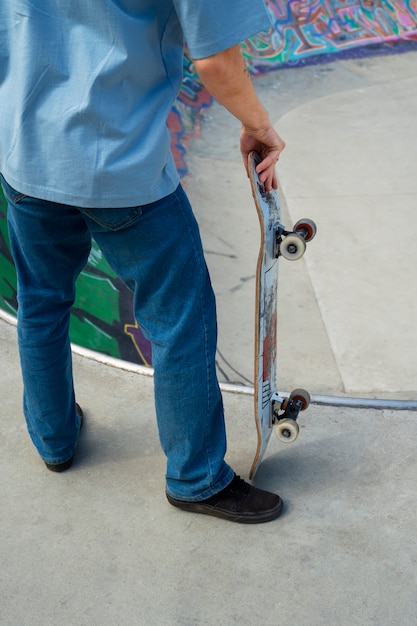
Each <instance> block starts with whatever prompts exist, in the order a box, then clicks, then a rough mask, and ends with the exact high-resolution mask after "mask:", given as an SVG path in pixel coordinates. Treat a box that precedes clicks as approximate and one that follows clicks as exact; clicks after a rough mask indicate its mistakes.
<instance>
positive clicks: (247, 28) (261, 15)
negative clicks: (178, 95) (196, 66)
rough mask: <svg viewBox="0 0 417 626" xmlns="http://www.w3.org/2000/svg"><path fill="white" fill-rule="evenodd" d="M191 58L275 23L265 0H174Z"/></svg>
mask: <svg viewBox="0 0 417 626" xmlns="http://www.w3.org/2000/svg"><path fill="white" fill-rule="evenodd" d="M173 1H174V6H175V9H176V11H177V15H178V19H179V21H180V23H181V27H182V29H183V32H184V35H185V39H186V42H187V45H188V48H189V50H190V55H191V58H193V59H201V58H205V57H208V56H211V55H213V54H216V53H218V52H221V51H222V50H226V49H227V48H230V47H232V46H234V45H236V44H238V43H240V42H242V41H243V40H244V39H247V38H248V37H251V36H252V35H255V34H256V33H258V32H259V31H261V30H266V29H267V28H269V27H270V26H271V21H270V18H269V15H268V12H267V10H266V6H265V3H264V1H263V0H173Z"/></svg>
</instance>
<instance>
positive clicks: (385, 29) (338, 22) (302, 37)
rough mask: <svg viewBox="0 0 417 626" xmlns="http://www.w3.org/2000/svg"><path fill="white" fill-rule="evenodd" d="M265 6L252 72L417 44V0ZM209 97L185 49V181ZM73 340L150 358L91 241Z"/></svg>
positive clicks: (6, 268)
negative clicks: (266, 22)
mask: <svg viewBox="0 0 417 626" xmlns="http://www.w3.org/2000/svg"><path fill="white" fill-rule="evenodd" d="M266 4H267V6H268V11H269V13H270V16H271V22H272V24H273V26H272V27H271V28H270V29H269V30H268V31H265V32H263V33H260V34H259V35H257V36H256V37H252V38H251V39H250V40H248V41H246V42H245V43H244V44H243V45H242V50H243V54H244V56H245V58H246V61H247V65H248V68H249V69H250V71H251V73H252V74H254V75H256V74H260V73H263V72H266V71H270V70H276V69H280V68H285V67H288V66H293V65H297V64H298V65H302V64H305V63H307V62H312V61H313V62H314V60H316V59H319V58H322V57H323V55H329V54H330V55H333V56H334V55H335V54H336V55H337V54H343V53H346V52H347V51H350V50H356V49H359V48H363V47H368V49H369V46H370V45H371V44H373V45H379V46H381V45H386V44H387V42H388V43H389V42H393V41H399V40H400V41H412V42H414V43H416V44H417V0H390V1H388V0H266ZM392 51H395V50H394V49H393V50H392ZM211 103H212V98H211V96H210V94H209V93H208V92H207V90H206V89H205V88H204V86H203V85H202V84H201V81H200V80H199V78H198V76H197V74H196V73H195V71H194V67H193V63H192V60H191V59H190V57H189V55H188V54H187V51H186V52H185V56H184V80H183V85H182V89H181V92H180V94H179V97H178V99H177V101H176V103H175V106H174V107H173V108H172V111H171V114H170V116H169V119H168V126H169V128H170V131H171V135H172V150H173V153H174V157H175V161H176V164H177V168H178V171H179V173H180V175H181V177H182V178H183V179H185V178H186V176H187V173H188V170H187V162H186V156H187V150H188V148H189V144H190V141H191V140H192V139H193V138H195V137H198V136H199V135H200V128H201V120H202V113H203V112H204V110H205V109H206V108H207V107H209V106H210V105H211ZM6 210H7V209H6V202H5V200H4V198H3V196H2V195H1V190H0V309H3V310H4V311H6V312H8V313H10V314H12V315H15V314H16V311H17V298H16V273H15V269H14V265H13V261H12V258H11V254H10V247H9V240H8V235H7V219H6ZM71 340H72V341H73V343H76V344H79V345H81V346H83V347H85V348H89V349H92V350H95V351H98V352H102V353H104V354H108V355H110V356H113V357H116V358H120V359H124V360H127V361H131V362H134V363H139V364H142V365H150V364H151V362H152V355H151V348H150V344H149V342H148V341H147V340H146V339H145V337H144V336H143V334H142V332H141V330H140V328H139V327H138V325H137V323H136V321H135V319H134V316H133V310H132V296H131V293H130V291H129V290H128V289H127V287H126V286H125V285H124V284H123V283H122V282H121V281H120V279H119V278H118V277H117V276H116V275H115V274H114V273H113V271H112V270H111V268H110V267H109V266H108V264H107V262H106V261H105V259H104V258H103V256H102V254H101V252H100V250H99V248H98V247H97V246H96V244H95V243H94V242H93V248H92V251H91V254H90V258H89V261H88V264H87V266H86V268H85V269H84V271H83V272H82V273H81V275H80V277H79V279H78V283H77V298H76V301H75V304H74V307H73V309H72V315H71Z"/></svg>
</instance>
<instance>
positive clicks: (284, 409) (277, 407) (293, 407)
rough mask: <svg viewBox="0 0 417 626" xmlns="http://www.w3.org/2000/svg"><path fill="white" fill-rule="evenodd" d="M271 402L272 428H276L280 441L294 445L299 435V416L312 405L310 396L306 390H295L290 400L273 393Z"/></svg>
mask: <svg viewBox="0 0 417 626" xmlns="http://www.w3.org/2000/svg"><path fill="white" fill-rule="evenodd" d="M270 402H271V411H270V419H269V426H270V428H273V427H275V434H276V436H277V437H278V439H279V440H280V441H282V442H284V443H292V442H293V441H295V440H296V439H297V437H298V433H299V426H298V423H297V417H298V414H299V413H300V411H304V410H305V409H306V408H307V407H308V405H309V404H310V394H309V393H308V391H306V390H305V389H294V391H292V392H291V394H290V396H289V397H288V398H282V397H281V396H280V395H279V394H278V393H273V394H272V396H271V400H270Z"/></svg>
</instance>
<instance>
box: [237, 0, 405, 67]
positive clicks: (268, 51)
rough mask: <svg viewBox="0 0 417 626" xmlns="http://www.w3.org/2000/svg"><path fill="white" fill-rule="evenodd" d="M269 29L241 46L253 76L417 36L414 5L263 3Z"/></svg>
mask: <svg viewBox="0 0 417 626" xmlns="http://www.w3.org/2000/svg"><path fill="white" fill-rule="evenodd" d="M266 4H267V6H268V10H269V14H270V17H271V20H272V23H273V27H272V28H271V29H270V30H269V31H266V32H264V33H260V34H259V35H258V36H256V37H253V38H252V39H250V40H248V41H247V42H245V44H244V46H243V48H244V54H245V56H246V58H247V63H248V66H249V67H250V69H251V71H252V72H253V73H259V72H263V71H266V70H268V69H276V68H277V67H280V66H285V65H294V64H297V63H300V62H302V61H303V60H305V59H307V58H310V57H313V56H316V55H318V54H335V53H340V52H343V51H346V50H351V49H352V48H357V47H358V46H368V45H370V44H381V43H384V42H391V41H395V40H398V39H404V38H412V37H417V0H390V1H387V0H360V1H359V2H358V0H266Z"/></svg>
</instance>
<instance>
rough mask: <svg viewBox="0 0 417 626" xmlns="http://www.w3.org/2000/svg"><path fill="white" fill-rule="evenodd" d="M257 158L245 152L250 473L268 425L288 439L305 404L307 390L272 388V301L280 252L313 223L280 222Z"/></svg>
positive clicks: (295, 250)
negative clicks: (250, 253) (251, 298)
mask: <svg viewBox="0 0 417 626" xmlns="http://www.w3.org/2000/svg"><path fill="white" fill-rule="evenodd" d="M259 162H260V158H259V156H258V155H257V154H256V153H255V152H253V153H251V155H250V156H249V178H250V182H251V188H252V195H253V198H254V201H255V206H256V211H257V214H258V218H259V225H260V233H261V242H260V247H259V255H258V261H257V266H256V305H255V307H256V308H255V359H254V369H255V371H254V387H255V422H256V429H257V434H258V445H257V449H256V454H255V458H254V460H253V463H252V467H251V470H250V474H249V475H250V478H253V477H254V476H255V473H256V471H257V469H258V467H259V464H260V463H261V461H262V458H263V456H264V453H265V450H266V448H267V445H268V442H269V439H270V437H271V434H272V431H273V429H274V428H277V429H278V430H277V436H278V437H279V438H280V439H281V440H282V441H288V442H290V441H294V439H295V438H296V437H297V435H298V424H297V423H296V421H295V420H296V419H297V416H298V413H299V411H300V410H304V409H305V408H307V406H308V404H309V395H308V392H306V391H304V390H302V389H297V390H295V391H293V392H292V393H291V394H290V396H289V398H283V397H281V396H280V394H279V393H278V392H277V390H276V376H277V361H276V357H277V319H278V316H277V304H278V264H279V259H280V257H281V256H285V258H287V259H289V260H292V259H294V260H295V259H298V258H300V257H301V256H302V255H303V254H304V250H305V241H309V240H310V239H312V238H313V237H314V235H315V232H316V227H315V224H314V223H313V222H311V221H310V220H305V221H300V222H297V224H296V226H295V227H294V230H293V231H290V232H288V231H286V230H285V229H284V227H283V226H282V224H281V205H280V201H279V197H278V194H277V192H276V191H275V190H272V191H270V192H267V191H266V190H265V187H264V185H263V184H262V183H261V182H260V181H259V178H258V175H257V173H256V171H255V168H256V165H257V164H258V163H259Z"/></svg>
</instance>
